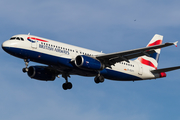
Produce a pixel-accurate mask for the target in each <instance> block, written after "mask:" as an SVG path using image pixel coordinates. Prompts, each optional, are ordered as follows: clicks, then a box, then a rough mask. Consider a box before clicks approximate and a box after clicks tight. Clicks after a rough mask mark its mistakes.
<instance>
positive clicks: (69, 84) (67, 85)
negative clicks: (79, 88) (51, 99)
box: [62, 82, 72, 90]
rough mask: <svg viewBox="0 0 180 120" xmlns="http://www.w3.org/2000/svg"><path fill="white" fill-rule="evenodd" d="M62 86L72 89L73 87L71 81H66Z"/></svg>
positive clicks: (65, 88)
mask: <svg viewBox="0 0 180 120" xmlns="http://www.w3.org/2000/svg"><path fill="white" fill-rule="evenodd" d="M62 88H63V89H64V90H67V89H71V88H72V83H71V82H67V83H64V84H63V85H62Z"/></svg>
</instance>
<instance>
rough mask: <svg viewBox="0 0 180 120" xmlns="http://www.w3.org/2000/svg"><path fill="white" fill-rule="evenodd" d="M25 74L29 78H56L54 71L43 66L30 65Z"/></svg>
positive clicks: (46, 79) (43, 79)
mask: <svg viewBox="0 0 180 120" xmlns="http://www.w3.org/2000/svg"><path fill="white" fill-rule="evenodd" d="M27 74H28V76H29V77H30V78H33V79H37V80H42V81H54V80H55V78H56V75H55V71H53V70H50V69H48V67H45V66H30V67H29V69H28V72H27Z"/></svg>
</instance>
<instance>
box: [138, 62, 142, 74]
mask: <svg viewBox="0 0 180 120" xmlns="http://www.w3.org/2000/svg"><path fill="white" fill-rule="evenodd" d="M138 66H139V71H138V74H139V75H142V74H143V66H142V64H141V63H138Z"/></svg>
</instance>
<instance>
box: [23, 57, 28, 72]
mask: <svg viewBox="0 0 180 120" xmlns="http://www.w3.org/2000/svg"><path fill="white" fill-rule="evenodd" d="M29 61H30V60H29V59H24V62H25V65H26V67H25V68H23V69H22V71H23V72H24V73H25V72H28V64H29Z"/></svg>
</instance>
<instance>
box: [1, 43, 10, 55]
mask: <svg viewBox="0 0 180 120" xmlns="http://www.w3.org/2000/svg"><path fill="white" fill-rule="evenodd" d="M1 47H2V49H3V50H4V51H6V52H7V51H8V49H9V47H8V41H5V42H3V43H2V45H1Z"/></svg>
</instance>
